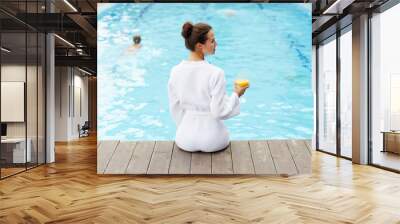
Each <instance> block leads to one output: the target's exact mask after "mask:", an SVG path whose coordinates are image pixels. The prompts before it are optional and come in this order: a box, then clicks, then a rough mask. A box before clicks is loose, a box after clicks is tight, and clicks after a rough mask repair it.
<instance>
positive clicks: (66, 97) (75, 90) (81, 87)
mask: <svg viewBox="0 0 400 224" xmlns="http://www.w3.org/2000/svg"><path fill="white" fill-rule="evenodd" d="M83 75H84V74H83V73H82V72H80V71H79V70H77V69H76V68H72V67H56V84H55V85H56V93H55V119H56V133H55V134H56V136H55V140H56V141H69V140H73V139H77V138H79V133H78V124H80V125H81V126H82V125H83V124H84V122H85V121H87V120H88V78H87V76H83ZM79 95H80V97H79ZM79 101H81V102H79ZM80 105H81V107H82V108H81V110H82V111H81V113H80V110H79V109H80V108H79V107H80Z"/></svg>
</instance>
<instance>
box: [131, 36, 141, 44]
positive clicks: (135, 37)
mask: <svg viewBox="0 0 400 224" xmlns="http://www.w3.org/2000/svg"><path fill="white" fill-rule="evenodd" d="M141 40H142V38H140V36H139V35H136V36H133V43H135V44H140V41H141Z"/></svg>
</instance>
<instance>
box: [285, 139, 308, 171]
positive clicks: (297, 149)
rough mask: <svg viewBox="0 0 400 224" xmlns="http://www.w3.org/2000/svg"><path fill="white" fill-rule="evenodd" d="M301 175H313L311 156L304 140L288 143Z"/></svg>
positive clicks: (289, 141) (288, 141)
mask: <svg viewBox="0 0 400 224" xmlns="http://www.w3.org/2000/svg"><path fill="white" fill-rule="evenodd" d="M286 143H287V145H288V147H289V150H290V153H291V154H292V157H293V160H294V162H295V165H296V168H297V170H298V171H299V174H309V173H311V154H310V151H308V148H307V145H306V144H304V141H303V140H287V141H286Z"/></svg>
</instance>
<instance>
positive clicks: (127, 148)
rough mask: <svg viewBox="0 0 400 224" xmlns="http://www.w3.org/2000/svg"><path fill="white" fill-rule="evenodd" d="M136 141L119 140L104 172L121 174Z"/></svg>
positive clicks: (129, 158)
mask: <svg viewBox="0 0 400 224" xmlns="http://www.w3.org/2000/svg"><path fill="white" fill-rule="evenodd" d="M135 146H136V142H127V141H120V142H119V144H118V146H117V147H116V149H115V151H114V154H113V156H112V157H111V160H110V162H109V163H108V166H107V168H106V169H105V171H104V174H123V173H125V170H126V167H127V166H128V164H129V160H131V157H132V154H133V152H134V149H135Z"/></svg>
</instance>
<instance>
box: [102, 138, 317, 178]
mask: <svg viewBox="0 0 400 224" xmlns="http://www.w3.org/2000/svg"><path fill="white" fill-rule="evenodd" d="M97 173H98V174H136V175H143V174H147V175H154V174H157V175H160V174H164V175H182V174H183V175H204V174H205V175H239V174H241V175H284V176H286V175H287V176H292V175H296V174H310V173H311V146H310V140H268V141H231V144H230V146H229V147H228V148H227V149H225V150H223V151H220V152H214V153H203V152H195V153H190V152H186V151H183V150H181V149H179V148H178V147H177V146H176V144H175V143H174V142H173V141H140V142H131V141H101V142H98V145H97Z"/></svg>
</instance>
